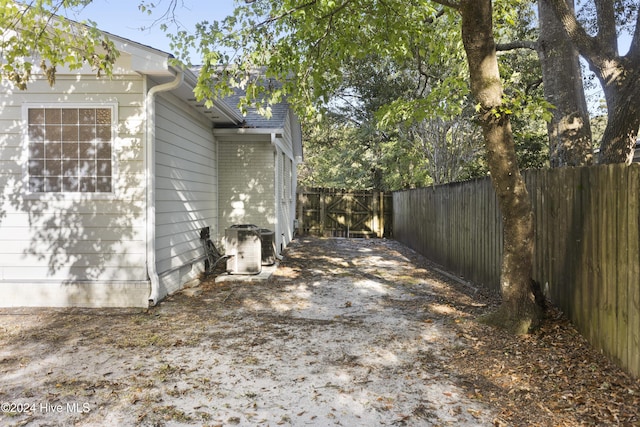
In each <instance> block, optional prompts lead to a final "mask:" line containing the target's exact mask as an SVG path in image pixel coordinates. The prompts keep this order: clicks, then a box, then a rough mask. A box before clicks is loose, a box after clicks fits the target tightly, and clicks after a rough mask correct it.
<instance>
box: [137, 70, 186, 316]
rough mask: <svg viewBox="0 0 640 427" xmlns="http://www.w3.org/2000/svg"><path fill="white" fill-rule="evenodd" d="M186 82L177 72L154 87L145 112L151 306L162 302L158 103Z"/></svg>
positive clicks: (148, 269) (149, 94)
mask: <svg viewBox="0 0 640 427" xmlns="http://www.w3.org/2000/svg"><path fill="white" fill-rule="evenodd" d="M183 81H184V72H183V71H181V70H179V71H177V73H176V75H175V78H174V79H173V81H170V82H168V83H164V84H161V85H158V86H154V87H152V88H151V89H149V91H148V92H147V96H146V98H145V110H146V115H147V129H146V134H147V135H146V137H147V138H146V142H147V146H146V159H147V165H146V171H145V172H146V175H147V180H146V181H147V182H146V184H147V275H148V276H149V281H150V282H151V293H150V295H149V305H150V306H154V305H156V304H157V303H158V301H159V300H160V298H161V296H160V278H159V277H158V270H157V269H156V156H155V148H156V102H155V97H156V95H157V94H158V93H160V92H168V91H171V90H174V89H177V88H178V87H180V85H181V84H182V82H183Z"/></svg>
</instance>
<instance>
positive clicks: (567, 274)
mask: <svg viewBox="0 0 640 427" xmlns="http://www.w3.org/2000/svg"><path fill="white" fill-rule="evenodd" d="M523 174H524V178H525V181H526V183H527V188H528V189H529V193H530V196H531V201H532V204H533V210H534V214H535V225H536V241H535V248H536V251H535V259H534V273H533V276H534V277H533V278H534V279H535V280H537V281H538V282H540V283H541V284H542V285H543V287H544V289H545V292H546V294H547V296H548V297H549V298H550V299H551V300H552V301H553V302H554V303H555V304H556V305H557V306H559V307H560V308H561V309H562V310H563V311H564V312H565V313H566V314H567V316H568V317H569V318H570V319H571V320H572V321H573V323H574V324H575V325H576V327H577V328H578V329H579V330H580V331H581V333H582V334H583V335H584V336H585V337H586V338H587V339H588V340H589V341H590V342H591V344H592V345H593V346H594V347H596V348H599V349H601V350H603V351H604V352H605V353H606V354H607V355H609V356H610V357H611V358H613V359H614V360H616V361H617V362H618V363H619V364H620V365H621V366H623V367H625V368H626V369H628V370H629V371H630V372H631V373H633V374H634V375H636V376H640V247H639V246H640V232H639V228H640V165H638V164H633V165H631V166H625V165H604V166H593V167H585V168H559V169H546V170H529V171H524V173H523ZM393 210H394V221H393V229H394V237H395V238H396V239H397V240H399V241H400V242H402V243H404V244H406V245H407V246H409V247H411V248H413V249H414V250H416V251H418V252H420V253H422V254H424V255H425V256H427V257H428V258H430V259H432V260H434V261H436V262H438V263H440V264H442V265H443V266H445V267H446V268H447V269H449V270H450V271H453V272H455V273H457V274H459V275H461V276H463V277H465V278H466V279H467V280H470V281H473V282H476V283H481V284H483V285H485V286H487V287H489V288H493V289H499V286H500V285H499V284H500V263H501V260H502V226H501V217H500V212H499V209H498V204H497V199H496V196H495V193H494V192H493V188H492V187H491V182H490V180H489V179H488V178H487V179H478V180H473V181H467V182H462V183H453V184H448V185H441V186H436V187H430V188H421V189H416V190H407V191H398V192H395V193H394V195H393Z"/></svg>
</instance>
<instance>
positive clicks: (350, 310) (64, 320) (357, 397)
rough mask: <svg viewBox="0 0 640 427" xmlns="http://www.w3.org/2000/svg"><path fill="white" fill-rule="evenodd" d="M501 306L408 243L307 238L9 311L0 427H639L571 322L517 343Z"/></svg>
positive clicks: (621, 376)
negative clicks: (119, 297) (226, 271)
mask: <svg viewBox="0 0 640 427" xmlns="http://www.w3.org/2000/svg"><path fill="white" fill-rule="evenodd" d="M495 304H496V298H495V296H492V295H490V294H488V293H485V292H483V291H482V290H481V289H477V288H474V287H471V286H465V285H464V284H460V283H457V282H455V281H452V280H450V279H448V278H447V277H444V276H442V275H440V274H439V273H438V271H437V270H436V269H434V266H433V265H432V264H430V263H429V262H428V261H427V260H425V259H424V258H422V257H421V256H419V255H417V254H416V253H415V252H413V251H411V250H409V249H407V248H405V247H404V246H402V245H400V244H399V243H397V242H394V241H389V240H355V239H354V240H347V239H313V238H301V239H298V240H296V241H294V242H293V243H292V245H291V246H290V248H289V249H288V250H287V252H286V256H285V259H284V260H283V261H282V262H281V264H280V265H279V267H278V268H277V270H276V272H275V273H274V275H273V276H272V277H271V279H269V280H267V281H264V282H251V283H248V282H241V281H232V282H224V283H215V282H214V281H213V280H207V281H205V282H204V283H202V284H201V285H200V286H199V287H198V288H192V289H189V290H187V291H185V292H180V293H178V294H176V295H173V296H171V297H169V298H168V299H166V300H165V301H164V302H162V303H161V304H159V305H158V306H157V307H153V308H151V309H148V310H133V309H126V310H125V309H107V310H105V309H100V310H89V309H2V310H0V403H1V404H2V412H1V413H0V425H16V426H18V425H37V426H40V425H41V426H45V425H46V426H50V425H53V426H57V425H60V426H67V425H69V426H70V425H78V426H94V425H95V426H104V425H113V426H128V425H132V426H133V425H140V426H179V425H189V426H191V425H198V426H228V425H241V426H277V425H293V426H307V425H310V426H330V425H342V426H385V425H387V426H392V425H400V426H402V425H407V426H431V425H433V426H448V425H452V426H453V425H455V426H492V425H495V426H507V425H541V426H547V425H548V426H556V425H613V424H619V425H640V424H638V423H640V421H639V418H638V407H639V403H640V401H639V400H638V398H639V396H640V387H639V384H638V381H636V380H634V379H632V378H630V377H629V376H627V375H626V374H625V373H624V372H622V371H620V370H619V369H617V368H615V367H614V366H612V365H611V364H610V363H609V362H608V361H607V360H606V359H604V358H603V357H602V356H601V355H599V354H598V353H597V352H595V351H593V350H591V349H590V348H589V347H588V346H587V345H586V343H584V341H583V340H581V339H580V337H579V335H577V333H576V332H575V331H574V330H573V329H572V328H571V326H570V325H569V324H568V323H567V322H566V321H564V320H563V319H562V317H561V316H559V315H556V316H555V317H554V318H552V319H550V320H549V322H548V324H547V325H546V326H545V327H543V329H542V331H541V332H540V333H538V334H537V335H533V336H529V337H510V336H507V335H504V334H502V333H500V332H499V331H495V330H493V329H490V328H488V327H486V326H483V325H480V324H478V323H477V322H476V321H475V320H474V319H476V318H477V316H478V315H480V314H482V313H485V312H486V311H487V310H491V309H492V308H495ZM551 351H553V354H551ZM574 352H575V354H576V356H575V357H574V356H573V355H574ZM578 359H580V360H578ZM594 372H595V373H594Z"/></svg>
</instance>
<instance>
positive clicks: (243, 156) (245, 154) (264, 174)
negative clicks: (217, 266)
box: [218, 134, 277, 244]
mask: <svg viewBox="0 0 640 427" xmlns="http://www.w3.org/2000/svg"><path fill="white" fill-rule="evenodd" d="M218 155H219V165H220V175H219V177H218V184H219V189H220V202H219V212H220V217H219V233H218V242H219V243H220V244H222V241H223V239H224V230H225V229H227V228H229V227H231V226H232V225H234V224H255V225H257V226H258V227H260V228H268V229H270V230H273V231H275V230H274V228H275V225H276V221H277V217H276V211H275V210H276V203H275V188H276V187H275V185H276V184H275V181H274V176H275V170H274V164H275V162H274V148H273V145H272V144H271V136H270V135H268V134H267V135H221V136H218Z"/></svg>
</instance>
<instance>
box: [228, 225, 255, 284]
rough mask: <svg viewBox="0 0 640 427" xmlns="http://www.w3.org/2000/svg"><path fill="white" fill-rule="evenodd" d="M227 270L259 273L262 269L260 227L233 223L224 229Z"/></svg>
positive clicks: (233, 272) (234, 272)
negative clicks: (227, 257)
mask: <svg viewBox="0 0 640 427" xmlns="http://www.w3.org/2000/svg"><path fill="white" fill-rule="evenodd" d="M224 234H225V253H226V255H228V256H230V258H229V259H228V260H227V272H228V273H230V274H259V273H260V272H261V271H262V241H261V240H260V229H259V228H258V227H257V226H255V225H252V224H241V225H234V226H231V227H230V228H227V229H226V230H225V233H224Z"/></svg>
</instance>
